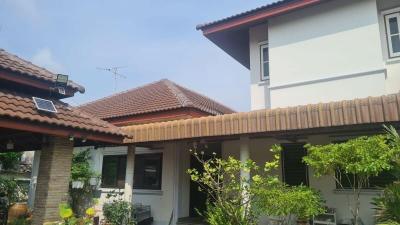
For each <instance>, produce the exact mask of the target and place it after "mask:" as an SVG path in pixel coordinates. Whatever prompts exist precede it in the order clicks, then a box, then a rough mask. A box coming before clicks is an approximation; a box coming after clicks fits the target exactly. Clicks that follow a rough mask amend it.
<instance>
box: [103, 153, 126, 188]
mask: <svg viewBox="0 0 400 225" xmlns="http://www.w3.org/2000/svg"><path fill="white" fill-rule="evenodd" d="M125 173H126V155H107V156H104V157H103V169H102V179H101V180H102V182H101V187H102V188H124V186H125Z"/></svg>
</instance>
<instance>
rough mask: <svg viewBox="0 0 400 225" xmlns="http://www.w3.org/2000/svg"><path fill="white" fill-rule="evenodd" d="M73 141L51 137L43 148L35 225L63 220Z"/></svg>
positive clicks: (37, 188) (35, 207)
mask: <svg viewBox="0 0 400 225" xmlns="http://www.w3.org/2000/svg"><path fill="white" fill-rule="evenodd" d="M72 151H73V142H72V141H70V140H68V138H60V137H49V142H48V143H47V144H46V145H45V146H44V147H43V148H42V151H41V156H40V163H39V174H38V177H37V184H36V197H35V204H34V208H33V223H32V225H42V224H43V223H44V222H49V221H50V222H51V221H57V220H59V213H58V205H59V204H60V203H61V202H65V201H66V200H67V199H68V185H69V180H70V174H71V161H72Z"/></svg>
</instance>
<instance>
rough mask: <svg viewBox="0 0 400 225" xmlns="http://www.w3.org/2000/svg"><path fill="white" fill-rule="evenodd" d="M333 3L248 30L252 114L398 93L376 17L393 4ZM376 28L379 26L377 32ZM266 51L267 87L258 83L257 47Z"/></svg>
mask: <svg viewBox="0 0 400 225" xmlns="http://www.w3.org/2000/svg"><path fill="white" fill-rule="evenodd" d="M378 2H379V9H378V7H377V3H376V0H354V1H347V0H337V1H329V2H326V3H324V4H321V5H318V6H315V7H311V8H308V9H304V10H299V11H296V12H293V13H290V14H287V15H282V16H279V17H275V18H271V19H270V20H269V21H268V25H267V24H264V25H258V26H255V27H253V28H251V29H250V60H251V81H252V82H251V90H252V92H251V93H252V96H251V97H252V109H259V108H263V107H264V108H269V107H272V108H276V107H285V106H294V105H303V104H310V103H318V102H329V101H337V100H343V99H354V98H362V97H368V96H379V95H384V94H388V93H394V92H398V91H399V90H400V74H399V71H400V63H399V60H391V61H388V60H387V57H385V54H386V55H387V52H386V53H385V48H386V46H384V43H385V32H384V29H385V28H384V27H382V26H383V25H382V24H381V21H380V20H381V16H380V11H381V10H383V9H388V8H393V7H395V6H396V5H398V4H399V2H398V1H394V0H383V1H378ZM380 25H381V26H380ZM266 41H267V42H268V43H269V47H270V76H271V77H270V81H269V82H260V71H261V70H260V52H259V43H260V42H266Z"/></svg>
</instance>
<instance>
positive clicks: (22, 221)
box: [8, 218, 31, 225]
mask: <svg viewBox="0 0 400 225" xmlns="http://www.w3.org/2000/svg"><path fill="white" fill-rule="evenodd" d="M30 224H31V222H30V221H28V220H27V219H26V218H17V219H14V220H12V221H11V222H9V223H8V225H30Z"/></svg>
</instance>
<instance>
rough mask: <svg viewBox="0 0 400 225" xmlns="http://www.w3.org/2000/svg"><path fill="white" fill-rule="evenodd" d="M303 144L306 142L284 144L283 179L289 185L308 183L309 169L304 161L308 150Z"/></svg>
mask: <svg viewBox="0 0 400 225" xmlns="http://www.w3.org/2000/svg"><path fill="white" fill-rule="evenodd" d="M303 146H304V143H299V144H283V145H282V147H283V151H282V169H283V171H282V172H283V181H284V182H285V183H286V184H288V185H291V186H294V185H301V184H302V185H308V169H307V165H306V164H305V163H304V162H303V157H304V156H305V155H306V154H307V151H306V150H305V149H304V147H303Z"/></svg>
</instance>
